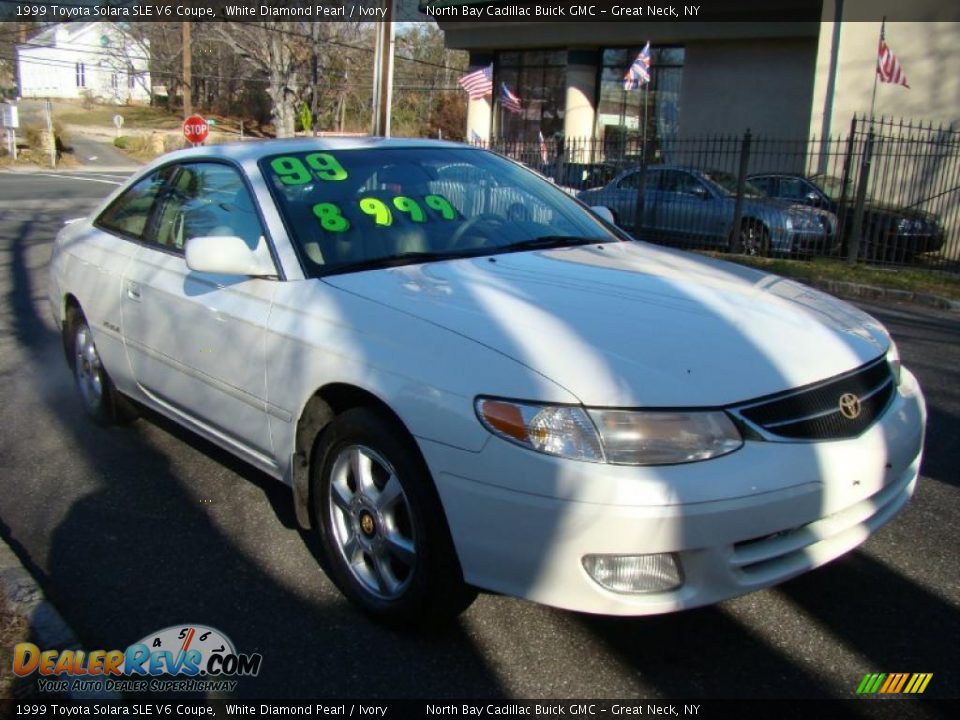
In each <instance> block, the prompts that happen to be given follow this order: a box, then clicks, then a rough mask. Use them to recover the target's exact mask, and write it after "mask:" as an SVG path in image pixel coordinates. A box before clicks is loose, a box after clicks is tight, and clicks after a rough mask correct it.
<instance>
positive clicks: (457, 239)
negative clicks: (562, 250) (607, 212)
mask: <svg viewBox="0 0 960 720" xmlns="http://www.w3.org/2000/svg"><path fill="white" fill-rule="evenodd" d="M260 168H261V171H262V172H263V174H264V177H265V178H266V179H267V183H268V185H269V186H270V189H271V191H272V193H273V196H274V198H275V199H276V201H277V205H278V206H279V208H280V212H281V214H282V216H283V218H284V221H285V223H286V227H287V230H288V232H289V233H290V235H291V237H292V238H293V239H294V240H295V242H296V244H297V245H298V247H299V249H300V255H301V258H302V259H303V261H304V266H305V268H306V270H307V272H308V273H309V274H311V275H313V276H322V275H328V274H333V273H338V272H352V271H356V270H364V269H371V268H377V267H390V266H395V265H402V264H410V263H420V262H429V261H432V260H444V259H450V258H455V257H467V256H471V255H489V254H495V253H501V252H516V251H520V250H527V249H542V248H550V247H561V246H564V245H576V244H581V243H585V242H614V241H618V240H619V237H618V235H616V234H615V232H614V231H612V230H610V229H609V228H608V227H607V226H606V225H605V224H604V223H603V222H602V221H600V220H599V219H597V218H596V217H594V216H593V215H592V214H591V213H590V212H588V211H587V210H586V209H585V208H583V207H582V206H581V205H579V204H578V203H577V202H575V201H574V200H572V199H571V198H569V197H568V196H567V195H566V194H565V193H563V192H562V191H560V190H557V189H556V188H555V187H554V186H553V185H551V184H550V183H549V182H546V181H544V180H542V179H540V178H539V177H537V176H536V175H535V174H534V173H532V172H529V171H527V170H524V169H523V168H521V167H519V166H518V165H516V164H515V163H512V162H510V161H508V160H505V159H504V158H501V157H499V156H497V155H495V154H493V153H490V152H486V151H482V150H476V149H472V148H457V147H433V148H422V147H419V148H392V149H381V148H378V149H368V148H360V149H352V150H329V151H322V152H301V153H286V154H283V155H273V156H270V157H266V158H264V159H263V160H261V161H260Z"/></svg>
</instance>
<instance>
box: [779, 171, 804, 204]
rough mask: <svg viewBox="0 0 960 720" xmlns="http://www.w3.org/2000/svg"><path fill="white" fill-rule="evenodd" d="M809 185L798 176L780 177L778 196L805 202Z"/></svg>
mask: <svg viewBox="0 0 960 720" xmlns="http://www.w3.org/2000/svg"><path fill="white" fill-rule="evenodd" d="M808 192H810V187H809V186H808V185H807V183H805V182H804V181H803V180H801V179H800V178H787V177H784V178H780V197H782V198H785V199H786V200H797V201H799V202H805V201H806V199H807V193H808Z"/></svg>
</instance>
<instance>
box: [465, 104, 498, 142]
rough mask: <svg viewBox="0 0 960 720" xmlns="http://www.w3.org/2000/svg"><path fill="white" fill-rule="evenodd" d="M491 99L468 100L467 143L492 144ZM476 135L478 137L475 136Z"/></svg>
mask: <svg viewBox="0 0 960 720" xmlns="http://www.w3.org/2000/svg"><path fill="white" fill-rule="evenodd" d="M490 101H491V98H490V97H485V98H480V99H479V100H471V99H467V138H466V139H467V142H469V143H472V142H476V141H477V138H479V139H480V140H481V141H482V142H484V143H489V142H490V125H491V123H490V119H491V116H492V114H491V112H490ZM474 133H476V135H474Z"/></svg>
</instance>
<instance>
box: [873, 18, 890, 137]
mask: <svg viewBox="0 0 960 720" xmlns="http://www.w3.org/2000/svg"><path fill="white" fill-rule="evenodd" d="M886 25H887V16H886V15H884V16H883V19H882V20H881V21H880V39H881V40H882V39H883V31H884V29H886ZM879 48H880V43H879V42H878V43H877V52H878V55H877V57H876V58H875V59H874V61H873V97H871V98H870V124H871V125H873V114H874V108H875V107H876V105H877V78H878V77H879V76H880V73H879V72H877V64H878V63H879V62H880V55H879Z"/></svg>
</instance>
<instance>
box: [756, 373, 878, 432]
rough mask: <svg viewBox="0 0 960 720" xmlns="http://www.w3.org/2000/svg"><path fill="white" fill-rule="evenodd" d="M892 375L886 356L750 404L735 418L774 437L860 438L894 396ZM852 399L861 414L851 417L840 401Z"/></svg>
mask: <svg viewBox="0 0 960 720" xmlns="http://www.w3.org/2000/svg"><path fill="white" fill-rule="evenodd" d="M893 390H894V384H893V373H892V372H891V371H890V366H889V365H888V364H887V362H886V359H885V358H881V359H880V360H878V361H876V362H873V363H871V364H869V365H864V366H863V367H861V368H858V369H857V370H854V371H853V372H850V373H846V374H844V375H840V376H838V377H835V378H832V379H830V380H826V381H824V382H821V383H816V384H814V385H808V386H807V387H805V388H799V389H797V390H791V391H789V392H787V393H783V394H781V395H778V396H774V397H772V398H768V399H766V400H763V401H761V402H758V403H755V404H753V405H747V406H744V407H741V408H738V411H737V412H738V414H740V415H741V416H742V417H743V418H745V419H746V420H748V421H750V422H751V423H753V424H755V425H757V426H759V427H761V428H763V429H764V430H766V431H767V432H768V433H771V434H772V435H777V436H779V437H783V438H790V439H795V440H836V439H842V438H851V437H856V436H857V435H860V433H862V432H863V431H864V430H866V429H867V428H868V427H870V426H871V425H872V424H873V422H874V421H875V420H876V419H877V418H878V417H879V416H880V415H881V414H882V413H883V411H884V410H885V409H886V407H887V403H889V402H890V398H891V397H892V396H893ZM848 393H850V394H853V395H855V396H856V397H857V398H858V400H859V403H860V413H859V415H857V417H855V418H853V419H850V418H847V417H845V416H844V414H843V413H842V412H841V409H840V398H841V397H842V396H844V395H846V394H848Z"/></svg>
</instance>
